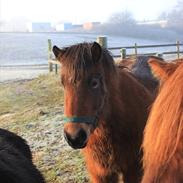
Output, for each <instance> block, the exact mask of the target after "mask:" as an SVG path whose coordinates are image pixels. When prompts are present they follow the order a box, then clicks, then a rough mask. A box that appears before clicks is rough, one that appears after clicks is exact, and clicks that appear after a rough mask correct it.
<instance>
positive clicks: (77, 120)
mask: <svg viewBox="0 0 183 183" xmlns="http://www.w3.org/2000/svg"><path fill="white" fill-rule="evenodd" d="M97 120H98V118H97V117H96V116H80V117H77V116H73V117H66V116H65V117H64V118H63V121H64V122H73V123H87V124H93V125H95V123H97Z"/></svg>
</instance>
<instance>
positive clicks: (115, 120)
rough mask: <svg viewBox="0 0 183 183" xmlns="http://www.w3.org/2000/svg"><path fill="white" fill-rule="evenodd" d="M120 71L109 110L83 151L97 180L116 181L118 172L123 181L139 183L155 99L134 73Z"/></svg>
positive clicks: (109, 103) (111, 94)
mask: <svg viewBox="0 0 183 183" xmlns="http://www.w3.org/2000/svg"><path fill="white" fill-rule="evenodd" d="M119 74H120V76H119V78H118V79H119V81H117V82H119V83H118V84H119V85H116V86H120V87H119V88H116V89H114V88H113V90H112V91H111V93H110V99H109V101H108V105H109V106H108V107H106V106H105V107H106V108H107V109H108V112H107V113H106V114H104V116H103V117H102V119H101V120H100V121H99V126H98V127H97V128H96V129H95V131H94V132H93V134H91V135H90V138H89V141H88V143H87V146H86V147H85V148H84V150H83V153H84V155H85V157H86V163H87V167H88V169H89V172H90V174H92V175H91V176H92V178H93V180H95V181H93V182H96V183H98V182H116V181H114V180H116V179H117V178H116V177H117V175H118V174H119V173H123V177H124V182H129V183H130V182H133V183H135V182H140V178H141V176H142V169H141V163H140V159H141V155H142V154H141V153H142V152H140V146H141V143H142V134H143V129H144V126H145V122H146V119H147V115H148V113H147V108H148V106H149V105H150V103H151V102H152V100H151V99H150V97H149V93H148V92H147V91H146V90H145V89H144V88H143V86H142V85H141V84H139V83H137V81H136V80H135V79H134V78H133V77H132V76H131V75H129V74H128V73H127V72H125V71H121V73H119ZM115 79H116V78H115V77H114V81H113V82H115ZM105 175H107V176H106V177H105Z"/></svg>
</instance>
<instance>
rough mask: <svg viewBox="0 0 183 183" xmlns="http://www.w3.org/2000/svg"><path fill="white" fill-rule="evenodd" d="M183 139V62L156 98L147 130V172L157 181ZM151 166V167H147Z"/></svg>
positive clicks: (145, 144)
mask: <svg viewBox="0 0 183 183" xmlns="http://www.w3.org/2000/svg"><path fill="white" fill-rule="evenodd" d="M182 137H183V62H181V63H179V66H178V67H177V69H176V70H175V71H174V72H173V73H172V75H171V76H170V77H169V78H168V79H167V80H166V82H165V83H164V85H163V86H162V88H161V89H160V93H159V95H158V97H157V98H156V100H155V102H154V104H153V107H152V110H151V113H150V116H149V119H148V123H147V126H146V129H145V137H144V142H143V148H144V159H143V162H144V168H145V169H146V168H147V169H148V168H152V167H153V169H151V171H153V173H154V174H155V180H158V178H159V177H160V176H161V175H162V174H163V172H164V171H165V170H166V168H167V166H168V165H169V162H170V161H171V160H172V158H173V156H174V155H175V153H176V151H177V149H178V146H179V145H180V143H182V142H181V141H182ZM147 166H148V167H147Z"/></svg>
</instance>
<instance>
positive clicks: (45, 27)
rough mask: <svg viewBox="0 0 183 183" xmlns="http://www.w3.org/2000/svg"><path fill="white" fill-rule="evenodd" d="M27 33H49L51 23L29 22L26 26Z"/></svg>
mask: <svg viewBox="0 0 183 183" xmlns="http://www.w3.org/2000/svg"><path fill="white" fill-rule="evenodd" d="M27 31H28V32H50V31H52V27H51V23H49V22H31V23H28V24H27Z"/></svg>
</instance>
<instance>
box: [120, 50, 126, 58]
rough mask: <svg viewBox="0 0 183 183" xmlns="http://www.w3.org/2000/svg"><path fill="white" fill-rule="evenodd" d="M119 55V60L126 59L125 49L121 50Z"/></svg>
mask: <svg viewBox="0 0 183 183" xmlns="http://www.w3.org/2000/svg"><path fill="white" fill-rule="evenodd" d="M120 53H121V59H124V58H126V48H121V50H120Z"/></svg>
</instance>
